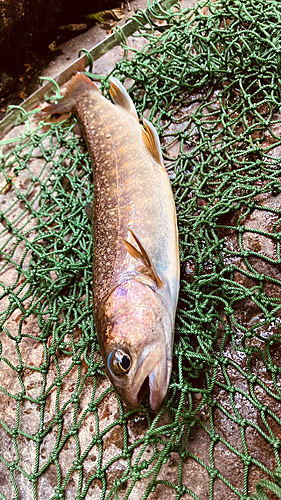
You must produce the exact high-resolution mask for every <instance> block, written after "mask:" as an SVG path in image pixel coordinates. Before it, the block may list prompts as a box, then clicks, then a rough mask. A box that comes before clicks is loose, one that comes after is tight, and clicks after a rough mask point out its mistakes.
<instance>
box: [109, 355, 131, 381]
mask: <svg viewBox="0 0 281 500" xmlns="http://www.w3.org/2000/svg"><path fill="white" fill-rule="evenodd" d="M107 364H108V368H109V370H110V371H111V372H112V373H113V374H114V375H116V376H117V377H118V376H119V377H120V376H121V377H122V375H125V374H126V373H128V371H129V370H130V367H131V358H130V356H129V355H128V354H127V353H126V352H124V351H122V350H121V349H117V350H116V351H113V352H112V353H110V355H109V356H108V360H107Z"/></svg>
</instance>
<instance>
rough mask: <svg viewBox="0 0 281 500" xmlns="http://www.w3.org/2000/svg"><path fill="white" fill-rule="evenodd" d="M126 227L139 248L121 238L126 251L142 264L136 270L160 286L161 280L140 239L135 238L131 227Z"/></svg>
mask: <svg viewBox="0 0 281 500" xmlns="http://www.w3.org/2000/svg"><path fill="white" fill-rule="evenodd" d="M128 229H129V231H130V233H131V235H132V236H133V238H134V240H135V241H136V243H137V245H138V247H139V249H140V250H138V249H137V248H136V247H134V245H132V244H131V243H129V242H128V241H126V240H124V239H123V238H122V239H123V242H124V245H125V248H126V250H127V252H128V253H129V254H130V255H131V257H133V258H134V259H136V260H139V261H140V262H141V263H142V266H141V267H140V268H139V269H138V271H139V272H140V273H142V274H144V275H145V276H148V277H149V278H151V279H152V280H153V281H154V282H155V283H156V285H157V286H158V287H159V288H160V287H161V286H162V281H161V279H160V278H159V276H158V274H157V272H156V269H155V267H154V265H153V262H152V261H151V259H150V258H149V256H148V254H147V252H146V250H145V248H144V246H143V245H142V244H141V242H140V240H139V239H138V238H137V236H136V235H135V233H134V231H132V229H130V228H128Z"/></svg>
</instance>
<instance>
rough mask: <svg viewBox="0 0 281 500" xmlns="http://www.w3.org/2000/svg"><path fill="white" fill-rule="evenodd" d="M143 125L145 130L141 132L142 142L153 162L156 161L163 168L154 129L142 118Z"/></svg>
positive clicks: (158, 142) (157, 138)
mask: <svg viewBox="0 0 281 500" xmlns="http://www.w3.org/2000/svg"><path fill="white" fill-rule="evenodd" d="M143 123H144V126H145V130H142V139H143V142H144V144H145V146H146V147H147V149H148V151H149V152H150V154H151V155H152V156H153V158H154V160H155V161H157V163H159V165H161V166H164V163H163V157H162V151H161V146H160V141H159V137H158V134H157V131H156V128H155V127H154V126H153V125H152V123H150V122H148V121H147V120H146V119H145V118H143Z"/></svg>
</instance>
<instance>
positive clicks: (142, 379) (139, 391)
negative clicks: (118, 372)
mask: <svg viewBox="0 0 281 500" xmlns="http://www.w3.org/2000/svg"><path fill="white" fill-rule="evenodd" d="M155 358H156V359H155ZM167 388H168V380H167V362H166V353H165V349H163V348H159V347H155V348H154V349H153V351H152V352H151V353H150V356H149V357H148V358H147V359H146V360H145V361H143V362H142V363H140V366H139V367H138V369H137V371H136V375H135V377H134V381H133V384H132V395H133V394H134V395H135V396H134V400H133V401H132V405H133V406H134V407H137V406H139V405H140V403H141V402H142V400H143V399H144V398H145V397H146V396H147V395H148V393H149V401H150V406H151V409H152V410H157V409H158V408H159V407H160V405H161V403H162V401H163V399H164V398H165V396H166V392H167Z"/></svg>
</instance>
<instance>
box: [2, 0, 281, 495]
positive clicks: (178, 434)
mask: <svg viewBox="0 0 281 500" xmlns="http://www.w3.org/2000/svg"><path fill="white" fill-rule="evenodd" d="M136 17H137V18H139V19H140V18H141V19H142V20H145V21H146V25H145V26H144V27H142V28H140V31H139V32H137V33H135V35H134V39H135V40H137V41H139V40H143V38H144V39H145V41H146V44H145V45H144V46H143V48H142V49H141V50H139V48H136V49H135V48H134V44H130V47H129V46H126V44H125V45H124V42H123V45H122V46H123V48H124V49H125V52H124V53H125V57H124V59H123V60H122V61H121V62H119V63H117V64H116V66H115V69H114V71H113V72H112V75H114V76H115V77H117V78H119V79H120V80H121V81H122V82H125V84H126V85H127V87H128V88H129V93H130V95H131V96H132V98H133V100H134V102H135V104H136V108H137V111H138V113H139V114H140V116H145V117H146V118H148V119H149V120H151V121H152V122H153V123H154V124H155V125H156V127H157V128H158V132H159V135H160V139H161V145H162V148H163V155H164V160H165V164H166V167H167V170H168V172H169V175H170V177H171V181H172V185H173V191H174V195H175V202H176V207H177V214H178V226H179V237H180V256H181V291H180V297H179V306H178V311H177V319H176V328H175V345H174V359H173V373H172V378H171V383H170V387H169V390H168V393H167V397H166V399H165V401H164V404H163V406H162V408H161V409H160V411H159V412H158V413H153V412H152V411H151V409H150V407H149V403H148V401H147V400H146V401H144V403H143V404H142V406H141V407H140V408H139V409H138V410H130V411H129V410H128V409H127V408H126V407H124V406H123V404H122V402H121V401H120V399H119V398H118V396H117V395H116V394H115V393H114V391H113V390H112V387H111V386H110V384H109V382H108V379H107V378H106V376H105V372H104V366H103V362H102V360H101V357H100V354H99V346H98V343H97V338H96V334H95V327H94V318H93V312H92V294H93V291H92V252H93V246H92V229H91V223H90V221H89V219H88V218H87V216H86V213H85V206H86V205H87V203H89V202H90V203H91V201H92V197H93V186H92V167H91V164H90V160H89V155H88V153H87V150H86V147H85V144H84V141H83V139H82V138H81V137H79V136H77V135H75V133H74V131H73V129H74V126H75V119H73V118H72V119H69V118H66V119H65V120H64V121H63V122H62V123H60V124H58V123H53V124H51V125H50V126H49V128H42V125H41V124H38V125H35V124H34V116H31V115H30V114H26V113H25V112H24V111H23V110H22V114H23V116H22V124H21V125H20V126H19V127H18V128H15V129H14V131H13V137H12V138H10V139H7V140H6V141H3V142H2V143H1V146H2V155H1V177H0V187H1V195H0V220H1V229H0V231H1V232H0V249H1V260H0V296H1V302H0V327H1V336H0V341H1V343H0V390H1V398H0V418H1V420H0V498H1V499H3V500H4V499H5V500H12V499H17V500H18V499H40V500H45V499H53V500H54V499H60V498H65V499H71V500H72V499H73V500H74V499H75V500H82V499H88V500H89V499H106V500H109V499H115V500H119V499H120V500H121V499H122V500H123V499H124V500H125V499H126V500H127V499H130V500H132V499H133V500H139V499H144V500H145V499H149V500H156V499H160V498H163V499H165V498H171V499H173V500H174V499H175V500H179V499H180V498H182V499H184V500H189V499H197V500H198V499H200V500H204V499H213V498H214V499H217V500H221V499H225V498H228V499H230V500H232V499H241V500H242V499H243V500H246V499H249V498H250V497H251V496H253V495H254V498H255V499H259V500H265V499H266V498H268V499H273V500H274V499H276V498H281V468H280V467H281V464H280V447H281V441H280V439H281V405H280V402H281V377H280V371H281V353H280V334H281V330H280V328H281V315H280V313H281V294H280V286H281V268H280V263H281V257H280V242H281V232H280V229H281V218H280V215H281V183H280V180H281V169H280V158H281V114H280V106H281V95H280V88H281V87H280V84H281V78H280V76H281V75H280V65H281V58H280V54H281V35H280V28H281V4H280V2H278V1H276V0H255V1H252V0H244V1H238V0H216V1H210V0H206V1H201V2H199V3H198V4H197V5H196V6H195V7H194V8H193V9H191V10H182V9H181V8H180V6H177V7H176V8H173V9H170V10H168V11H164V10H163V9H160V10H158V11H156V10H155V8H154V6H150V7H149V9H148V10H147V11H146V12H139V13H137V14H136ZM120 43H121V44H122V37H120ZM132 47H133V48H132ZM132 56H133V57H132ZM102 85H103V91H104V92H105V93H106V92H107V89H108V79H106V78H105V79H103V82H102Z"/></svg>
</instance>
